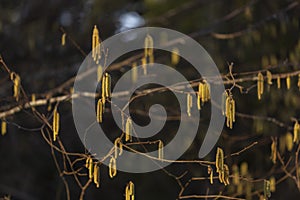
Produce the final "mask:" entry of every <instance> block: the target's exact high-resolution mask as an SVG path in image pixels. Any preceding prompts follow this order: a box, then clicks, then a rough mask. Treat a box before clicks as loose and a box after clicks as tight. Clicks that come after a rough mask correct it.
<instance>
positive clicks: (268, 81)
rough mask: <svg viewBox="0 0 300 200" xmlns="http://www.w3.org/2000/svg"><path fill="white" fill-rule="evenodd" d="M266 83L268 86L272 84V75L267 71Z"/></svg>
mask: <svg viewBox="0 0 300 200" xmlns="http://www.w3.org/2000/svg"><path fill="white" fill-rule="evenodd" d="M267 83H268V85H272V84H273V82H272V73H271V72H270V71H269V70H268V71H267Z"/></svg>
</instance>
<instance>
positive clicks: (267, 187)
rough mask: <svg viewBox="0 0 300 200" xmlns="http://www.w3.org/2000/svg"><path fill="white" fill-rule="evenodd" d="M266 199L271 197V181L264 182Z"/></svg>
mask: <svg viewBox="0 0 300 200" xmlns="http://www.w3.org/2000/svg"><path fill="white" fill-rule="evenodd" d="M264 197H265V199H267V198H270V197H271V190H270V181H268V180H264Z"/></svg>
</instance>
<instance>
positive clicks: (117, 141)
mask: <svg viewBox="0 0 300 200" xmlns="http://www.w3.org/2000/svg"><path fill="white" fill-rule="evenodd" d="M114 148H115V158H116V159H117V157H118V155H119V156H120V155H122V153H123V145H122V142H121V138H119V137H118V138H117V139H115V142H114ZM118 150H119V153H118Z"/></svg>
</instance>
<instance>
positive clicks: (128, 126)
mask: <svg viewBox="0 0 300 200" xmlns="http://www.w3.org/2000/svg"><path fill="white" fill-rule="evenodd" d="M131 135H132V121H131V119H130V118H127V120H126V124H125V141H126V142H127V141H129V140H130V141H131V138H132V137H131Z"/></svg>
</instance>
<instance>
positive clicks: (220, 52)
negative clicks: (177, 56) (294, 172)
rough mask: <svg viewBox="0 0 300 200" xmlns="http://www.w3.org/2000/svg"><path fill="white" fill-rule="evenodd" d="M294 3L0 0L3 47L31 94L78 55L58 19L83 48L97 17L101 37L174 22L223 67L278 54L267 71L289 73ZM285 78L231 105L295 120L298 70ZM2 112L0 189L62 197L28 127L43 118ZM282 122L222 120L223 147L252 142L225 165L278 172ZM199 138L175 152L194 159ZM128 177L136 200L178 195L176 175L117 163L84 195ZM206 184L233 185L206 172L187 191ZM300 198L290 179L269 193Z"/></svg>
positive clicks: (295, 39)
mask: <svg viewBox="0 0 300 200" xmlns="http://www.w3.org/2000/svg"><path fill="white" fill-rule="evenodd" d="M295 2H298V4H299V1H292V0H252V1H251V0H226V1H222V0H211V1H210V0H140V1H137V0H117V1H112V0H87V1H83V0H82V1H80V0H77V1H60V0H48V1H39V0H1V1H0V54H1V55H2V57H3V59H4V60H5V62H6V63H7V65H8V66H9V67H10V68H11V69H12V70H13V71H16V72H17V73H19V74H20V76H21V78H22V84H23V86H24V89H25V91H26V92H27V93H28V94H32V93H36V94H43V93H46V92H47V91H48V90H51V89H52V88H54V87H55V86H58V85H59V84H61V83H63V82H64V81H67V80H68V79H70V78H71V77H73V76H75V75H76V72H77V70H78V68H79V66H80V64H81V62H82V61H83V59H84V55H82V53H81V52H80V51H79V50H78V49H77V48H75V47H74V45H72V43H71V42H70V41H69V40H67V42H66V45H65V46H61V42H60V40H61V35H62V31H61V29H60V28H63V29H64V30H65V31H66V32H67V34H68V37H70V38H72V39H73V40H74V41H76V42H77V43H78V45H79V46H80V48H81V49H82V50H83V51H84V52H86V53H89V52H90V50H91V34H92V27H93V26H94V25H97V26H98V28H99V30H100V35H101V38H102V40H105V39H106V38H108V37H110V36H112V35H114V34H115V33H118V32H120V31H124V30H128V29H131V28H135V27H142V26H158V27H165V28H171V29H174V30H177V31H180V32H183V33H185V34H188V35H191V36H192V37H193V38H194V39H196V40H197V41H198V42H199V43H200V44H201V45H203V47H204V48H205V49H206V50H207V51H208V53H209V54H210V55H211V56H212V58H213V59H214V60H215V62H216V64H217V66H218V67H219V70H220V71H221V72H222V73H223V74H226V73H227V72H228V69H227V68H228V65H227V63H230V62H234V72H237V73H240V72H247V71H255V70H260V69H262V68H263V67H265V66H264V65H269V64H271V65H277V64H284V63H292V64H287V65H286V67H280V68H275V70H273V71H272V72H273V73H280V72H291V71H295V70H299V69H300V68H299V60H300V55H299V52H300V51H299V49H300V42H299V39H300V37H299V36H300V34H299V33H300V27H299V17H300V6H299V5H298V4H297V3H296V5H294V6H292V7H289V6H290V5H293V3H295ZM213 32H217V33H234V32H240V35H239V34H237V36H234V37H233V38H223V39H222V38H218V37H216V36H215V35H213V34H212V33H213ZM262 60H264V61H262ZM265 60H267V61H265ZM262 62H264V63H262ZM179 68H180V67H179ZM181 70H183V69H181ZM0 76H1V82H0V85H1V88H0V92H1V105H0V107H1V111H3V110H5V108H7V107H8V106H9V105H11V104H12V102H13V99H12V97H11V84H4V82H5V83H8V82H9V81H7V80H8V75H7V74H6V73H5V72H4V70H1V75H0ZM191 77H192V76H191ZM247 84H248V83H245V87H247ZM251 84H252V83H251ZM292 84H293V85H294V86H293V87H292V88H291V90H289V91H287V90H286V89H281V90H278V89H276V88H275V87H272V88H271V89H270V91H269V92H267V93H266V94H265V95H264V98H263V100H262V101H260V102H258V101H257V97H256V91H255V89H254V90H251V92H249V94H246V95H245V94H241V93H240V91H239V90H234V91H233V92H234V96H235V99H236V101H237V108H238V111H239V112H241V113H247V114H250V115H262V116H271V117H274V118H276V119H278V120H280V121H283V122H284V123H286V124H287V126H292V122H291V120H290V118H291V117H296V118H298V119H299V118H300V104H299V100H300V98H299V91H298V88H297V87H296V79H293V80H292ZM282 87H284V86H282ZM39 111H41V112H42V111H44V112H47V109H46V108H44V107H41V108H39ZM203 112H205V111H203ZM60 113H61V116H62V119H61V120H62V121H61V124H62V126H61V133H63V134H61V139H62V141H63V143H64V145H65V147H66V149H67V151H69V152H84V147H83V146H82V144H81V142H80V139H79V137H78V136H77V134H76V130H75V128H74V124H73V119H72V112H71V104H70V103H68V102H66V103H62V104H61V105H60ZM7 121H8V122H10V123H9V124H8V133H7V135H5V136H3V137H0V158H1V164H0V197H3V196H4V195H11V198H12V199H24V200H25V199H32V200H33V199H66V194H65V188H64V185H63V182H62V181H61V178H60V176H59V174H58V172H57V170H56V167H55V164H54V161H53V159H52V156H51V150H50V147H49V145H48V144H47V143H46V142H45V141H44V139H43V138H42V136H41V134H40V132H39V131H38V130H36V131H35V128H39V127H40V126H41V124H40V123H39V122H38V121H36V120H35V118H34V117H32V116H31V115H30V114H28V113H26V112H20V113H18V114H16V115H13V116H11V117H9V118H7ZM174 123H175V122H174ZM169 126H170V127H171V126H174V125H172V124H171V125H169ZM166 130H168V129H166ZM170 131H172V130H170ZM286 131H287V130H286V128H279V127H278V126H276V125H274V124H272V123H269V122H267V121H263V120H253V119H248V118H238V119H237V122H236V124H235V127H234V129H233V130H229V129H227V128H225V129H224V133H223V134H222V137H221V138H220V140H219V143H218V145H219V146H222V148H223V149H224V150H225V153H226V154H230V153H233V152H235V151H237V150H239V149H242V148H243V147H245V146H246V145H249V144H250V143H251V142H254V141H259V145H257V146H255V147H254V148H253V149H251V150H249V151H247V152H246V153H244V154H241V155H240V156H238V157H233V158H230V159H228V160H227V161H226V162H227V163H228V164H229V166H231V165H232V164H237V165H239V164H240V163H241V162H244V161H246V162H247V163H248V165H249V171H250V173H251V175H252V177H253V178H255V179H263V178H269V176H270V175H271V174H273V175H275V176H276V177H279V178H280V177H282V176H283V175H284V174H283V173H282V172H281V171H280V170H279V171H278V173H277V171H276V170H274V167H273V164H272V162H271V161H270V159H269V156H270V136H280V135H281V134H285V133H286ZM229 137H230V138H231V139H230V140H228V138H229ZM198 138H199V140H200V138H201V136H199V137H198ZM224 141H226V142H224ZM200 144H201V141H196V142H195V144H194V145H192V146H191V148H190V149H189V151H188V152H186V154H185V155H183V157H182V159H195V158H196V156H197V152H198V149H199V147H200ZM289 154H290V153H289V152H288V153H286V154H285V156H286V157H288V156H289ZM214 155H215V152H214V151H213V152H211V154H209V155H208V157H207V158H206V159H207V160H212V161H213V160H214ZM58 158H60V157H59V155H58ZM60 164H61V163H60ZM82 164H83V163H82ZM277 167H278V168H280V165H278V166H277ZM167 170H168V171H171V172H173V173H174V174H176V175H180V174H181V173H183V172H185V171H187V170H188V174H187V175H186V177H185V178H184V179H186V180H188V179H189V178H191V177H193V176H207V169H206V168H205V167H201V166H199V165H195V164H183V165H181V164H172V165H170V166H169V167H167ZM65 177H66V180H67V181H68V183H69V185H70V193H71V199H78V198H79V193H80V189H79V188H78V186H77V185H76V183H75V181H74V178H73V177H71V176H65ZM83 180H84V178H83ZM129 180H132V181H133V182H134V183H135V185H136V199H138V200H141V199H143V200H150V199H164V200H165V199H176V198H177V196H178V193H179V190H180V188H179V186H178V184H177V183H176V181H175V180H174V178H172V177H170V176H168V175H167V174H166V173H164V172H163V171H162V170H159V171H156V172H152V173H147V174H128V173H122V172H118V175H117V177H115V178H114V179H110V178H109V177H108V169H107V167H104V166H101V186H100V188H99V189H96V187H95V186H94V185H91V186H90V187H89V188H88V190H87V191H86V195H85V199H124V188H125V185H126V183H127V182H128V181H129ZM183 181H184V180H183ZM207 188H209V192H210V193H215V194H217V193H218V192H219V191H223V192H224V193H229V194H230V191H229V190H230V189H231V188H230V187H227V188H224V186H222V185H221V184H218V183H215V184H214V185H213V186H210V185H209V182H208V181H203V182H197V183H193V184H191V185H190V187H189V188H188V190H187V191H186V192H187V193H190V194H205V193H206V192H207ZM255 189H257V188H254V190H255ZM257 198H258V196H257V195H254V196H253V199H257ZM299 198H300V193H299V191H298V189H297V187H296V185H295V183H294V182H293V181H292V180H290V179H287V180H285V181H283V182H282V183H280V184H279V185H278V188H277V190H276V192H275V193H273V194H272V197H271V199H299Z"/></svg>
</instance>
